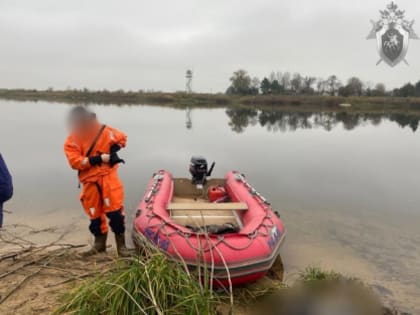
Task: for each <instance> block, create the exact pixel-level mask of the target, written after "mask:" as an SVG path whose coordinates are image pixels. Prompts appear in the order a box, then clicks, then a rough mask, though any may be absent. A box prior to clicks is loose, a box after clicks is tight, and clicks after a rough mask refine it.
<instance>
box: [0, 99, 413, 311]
mask: <svg viewBox="0 0 420 315" xmlns="http://www.w3.org/2000/svg"><path fill="white" fill-rule="evenodd" d="M70 107H71V106H70V105H66V104H57V103H45V102H36V103H35V102H12V101H10V102H9V101H0V134H1V138H0V152H1V153H2V154H3V156H4V158H5V159H6V160H7V162H8V164H9V167H10V169H11V171H12V173H13V177H14V182H15V196H14V198H13V200H12V201H11V202H9V203H7V204H6V206H5V208H6V209H7V210H9V211H11V212H12V213H11V214H10V213H7V214H5V224H6V227H7V228H8V229H11V228H13V224H17V225H16V228H17V227H18V226H19V225H23V224H27V225H31V226H41V227H48V226H54V228H56V229H59V230H67V231H70V232H71V233H70V234H69V235H70V236H68V237H70V239H72V240H80V239H82V240H85V241H86V240H88V239H89V234H88V230H87V225H88V221H87V219H86V218H85V217H84V214H83V211H82V210H81V207H80V205H79V202H78V194H79V189H78V187H77V179H76V173H75V172H74V171H73V170H71V169H70V168H69V166H68V164H67V161H66V159H65V157H64V154H63V142H64V139H65V137H66V133H67V130H66V123H65V121H66V114H67V112H68V110H69V109H70ZM90 108H91V109H92V110H93V111H95V112H96V113H97V115H98V117H99V119H100V120H101V121H102V122H104V123H106V124H109V125H112V126H114V127H116V128H118V129H121V130H123V131H124V132H126V133H127V134H128V147H127V148H126V149H125V150H124V151H122V152H121V154H120V155H121V157H123V158H124V159H125V160H126V164H125V165H122V166H121V168H120V173H121V178H122V180H123V181H124V183H125V188H126V201H125V207H126V212H127V218H128V221H131V218H132V216H133V213H134V211H135V209H136V205H137V203H138V202H139V200H140V199H141V197H142V194H143V192H144V189H145V187H146V184H147V182H148V180H149V179H150V177H151V175H152V173H153V172H154V171H156V170H159V169H168V170H170V171H171V172H172V173H173V174H174V176H179V177H188V176H189V174H188V163H189V159H190V157H191V156H192V155H197V154H199V155H204V156H206V157H207V158H208V160H209V162H212V161H216V167H215V171H214V173H213V176H215V177H221V176H223V175H224V173H225V172H227V171H228V170H231V169H235V170H239V171H241V172H242V173H244V174H246V175H247V177H248V180H249V181H250V183H251V184H253V185H254V186H255V188H256V189H257V190H258V191H260V192H261V193H262V194H263V195H264V196H265V197H266V198H267V199H269V200H270V201H271V203H272V204H273V206H274V208H276V209H279V211H280V213H281V216H282V218H283V220H284V222H285V224H286V227H287V228H288V235H287V238H286V242H285V244H284V247H283V249H282V259H283V262H284V264H285V270H286V281H292V280H293V278H294V277H296V274H297V272H298V271H299V270H302V269H303V268H305V267H306V266H308V265H314V266H320V267H322V268H324V269H334V270H336V271H339V272H342V273H345V274H347V275H350V276H355V277H358V278H361V279H363V280H364V281H366V282H368V283H369V284H371V285H372V286H373V287H374V288H375V290H376V291H377V292H378V293H379V294H380V295H381V296H382V297H383V298H384V299H385V300H386V301H388V302H389V303H391V304H393V305H395V306H397V307H400V308H401V309H402V310H408V311H411V312H419V313H420V298H419V297H420V248H419V244H420V210H419V209H420V193H419V190H420V188H419V184H418V183H419V178H420V177H419V174H420V132H419V131H417V127H418V118H413V117H410V116H407V115H396V114H395V115H385V116H381V115H364V114H358V115H349V114H344V113H318V114H311V113H302V112H279V111H273V110H255V109H250V108H247V109H241V108H230V109H225V108H215V109H196V108H195V109H191V110H189V109H180V108H178V109H177V108H170V107H160V106H128V105H127V106H100V105H95V106H90ZM0 233H1V232H0ZM34 237H35V236H34ZM40 241H42V240H40ZM0 242H1V241H0Z"/></svg>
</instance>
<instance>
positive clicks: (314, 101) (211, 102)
mask: <svg viewBox="0 0 420 315" xmlns="http://www.w3.org/2000/svg"><path fill="white" fill-rule="evenodd" d="M0 99H3V100H12V101H34V102H37V101H46V102H59V103H67V104H98V105H111V104H114V105H145V104H147V105H160V106H165V105H169V106H172V107H178V108H186V107H191V108H220V107H238V106H239V107H248V108H249V107H251V106H252V107H253V108H270V109H273V110H274V109H279V110H280V109H283V110H295V111H313V112H320V111H340V112H360V113H410V114H416V115H420V98H412V97H390V96H389V97H367V96H361V97H341V96H324V95H308V96H303V95H247V96H239V95H226V94H204V93H192V94H187V93H185V92H174V93H164V92H143V91H138V92H132V91H122V90H119V91H107V90H102V91H90V90H87V89H84V90H57V91H55V90H29V89H0ZM349 104H350V106H348V105H349ZM344 105H346V106H344Z"/></svg>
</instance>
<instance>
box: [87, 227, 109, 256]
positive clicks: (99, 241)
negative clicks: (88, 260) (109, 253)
mask: <svg viewBox="0 0 420 315" xmlns="http://www.w3.org/2000/svg"><path fill="white" fill-rule="evenodd" d="M107 236H108V234H106V233H105V234H102V235H95V241H94V243H93V245H92V248H91V249H89V250H88V251H86V252H84V253H82V256H83V257H88V256H92V255H96V254H98V253H103V252H105V251H106V238H107Z"/></svg>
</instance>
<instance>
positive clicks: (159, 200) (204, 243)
mask: <svg viewBox="0 0 420 315" xmlns="http://www.w3.org/2000/svg"><path fill="white" fill-rule="evenodd" d="M225 188H226V190H227V192H228V194H229V197H230V199H231V201H232V202H241V203H246V204H247V206H248V210H246V211H238V214H237V215H238V216H240V220H241V222H242V226H241V228H240V229H239V231H238V232H237V233H228V234H218V235H215V234H206V233H197V232H193V231H192V230H191V229H190V228H187V227H185V226H183V225H180V224H178V223H176V222H175V221H174V220H173V219H172V218H171V216H170V213H169V211H168V210H167V206H168V204H169V203H170V202H171V200H172V199H173V197H174V180H173V178H172V175H171V174H170V173H169V172H168V171H163V170H162V171H159V172H158V173H157V174H155V175H154V176H153V178H152V179H151V181H150V183H149V185H148V188H147V190H146V193H145V195H144V197H143V199H142V200H141V202H140V204H139V206H138V208H137V212H136V217H135V219H134V229H133V240H134V243H135V244H137V245H138V246H141V244H140V242H139V239H144V238H145V239H147V240H148V241H149V242H151V243H153V244H155V246H157V247H159V248H160V249H161V250H162V251H164V252H166V253H167V254H168V255H169V256H171V257H172V258H174V259H177V260H180V261H183V262H184V263H185V264H186V265H187V266H189V267H191V268H197V267H199V268H207V269H208V270H209V273H208V274H209V275H211V279H212V282H213V285H214V286H231V285H240V284H244V283H248V282H252V281H256V280H258V279H259V278H261V277H263V276H264V275H265V274H266V273H267V271H268V270H269V269H270V268H271V267H272V265H273V263H274V261H275V260H276V258H277V256H278V255H279V253H280V247H281V244H282V242H283V241H284V237H285V235H286V229H285V227H284V225H283V223H282V221H281V220H280V218H279V216H278V215H277V214H276V213H275V212H274V211H273V210H272V208H271V206H270V205H269V204H268V203H267V202H266V201H265V199H264V198H263V197H262V196H261V195H259V194H258V193H257V192H256V191H255V190H254V189H253V188H252V187H251V186H250V185H249V184H248V182H247V181H246V179H245V177H244V176H243V175H241V174H239V173H238V172H234V171H232V172H228V173H227V174H226V176H225ZM143 236H144V238H143Z"/></svg>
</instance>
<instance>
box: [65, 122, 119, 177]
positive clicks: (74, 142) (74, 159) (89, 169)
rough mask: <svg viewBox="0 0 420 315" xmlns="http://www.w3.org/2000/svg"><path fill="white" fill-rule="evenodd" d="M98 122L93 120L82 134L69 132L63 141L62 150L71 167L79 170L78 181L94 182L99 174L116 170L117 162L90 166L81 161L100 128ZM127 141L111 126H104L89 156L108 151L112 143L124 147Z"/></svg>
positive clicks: (102, 174)
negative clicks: (112, 164)
mask: <svg viewBox="0 0 420 315" xmlns="http://www.w3.org/2000/svg"><path fill="white" fill-rule="evenodd" d="M101 126H102V125H101V124H99V122H97V121H96V122H95V123H94V124H93V125H92V126H91V128H90V129H89V131H86V132H84V133H83V136H81V135H78V134H70V135H69V136H68V137H67V139H66V142H65V143H64V152H65V154H66V156H67V160H68V161H69V164H70V166H71V168H73V169H75V170H78V171H79V180H80V182H82V183H84V182H95V181H97V180H98V178H99V177H100V176H104V175H107V174H109V173H111V172H112V171H116V170H117V168H118V164H116V165H114V166H113V167H111V166H110V165H109V164H108V163H102V164H101V165H94V166H92V165H91V164H90V163H89V162H86V163H83V161H84V160H85V158H86V153H87V151H88V150H89V148H90V146H91V145H92V142H93V141H94V139H95V137H96V136H97V134H98V132H99V129H100V128H101ZM126 143H127V136H126V135H125V134H124V133H123V132H121V131H119V130H117V129H114V128H112V127H109V126H106V127H105V129H104V130H103V131H102V134H101V136H100V137H99V139H98V141H97V142H96V145H95V147H94V149H93V150H92V153H91V154H90V156H95V155H98V154H102V153H110V152H109V151H110V147H111V145H113V144H118V145H119V146H120V147H122V148H123V147H125V145H126Z"/></svg>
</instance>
